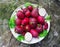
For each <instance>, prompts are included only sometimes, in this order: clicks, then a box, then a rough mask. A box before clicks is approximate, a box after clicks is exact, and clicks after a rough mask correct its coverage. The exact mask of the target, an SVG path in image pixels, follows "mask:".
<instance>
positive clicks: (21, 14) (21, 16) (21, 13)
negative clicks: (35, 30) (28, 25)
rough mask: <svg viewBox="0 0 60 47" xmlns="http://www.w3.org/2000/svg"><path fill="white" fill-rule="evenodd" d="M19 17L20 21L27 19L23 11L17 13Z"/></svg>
mask: <svg viewBox="0 0 60 47" xmlns="http://www.w3.org/2000/svg"><path fill="white" fill-rule="evenodd" d="M17 17H18V18H19V19H23V18H24V17H25V15H24V14H23V12H22V11H18V12H17Z"/></svg>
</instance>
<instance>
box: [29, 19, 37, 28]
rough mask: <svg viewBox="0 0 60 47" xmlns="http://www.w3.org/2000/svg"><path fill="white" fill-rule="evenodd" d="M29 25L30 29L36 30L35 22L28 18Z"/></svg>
mask: <svg viewBox="0 0 60 47" xmlns="http://www.w3.org/2000/svg"><path fill="white" fill-rule="evenodd" d="M29 24H30V27H31V28H36V26H37V20H36V19H35V18H30V19H29Z"/></svg>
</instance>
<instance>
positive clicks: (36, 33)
mask: <svg viewBox="0 0 60 47" xmlns="http://www.w3.org/2000/svg"><path fill="white" fill-rule="evenodd" d="M30 33H31V34H32V36H33V37H38V32H37V31H36V30H34V29H31V31H30Z"/></svg>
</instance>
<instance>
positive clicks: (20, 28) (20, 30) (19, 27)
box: [15, 26, 23, 34]
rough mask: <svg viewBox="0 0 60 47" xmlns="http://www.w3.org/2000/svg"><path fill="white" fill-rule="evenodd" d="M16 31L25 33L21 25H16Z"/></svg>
mask: <svg viewBox="0 0 60 47" xmlns="http://www.w3.org/2000/svg"><path fill="white" fill-rule="evenodd" d="M15 32H16V33H18V34H21V33H23V29H22V27H21V26H16V27H15Z"/></svg>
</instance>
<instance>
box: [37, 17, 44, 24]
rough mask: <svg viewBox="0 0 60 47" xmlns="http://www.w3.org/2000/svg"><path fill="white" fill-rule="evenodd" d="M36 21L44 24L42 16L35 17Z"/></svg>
mask: <svg viewBox="0 0 60 47" xmlns="http://www.w3.org/2000/svg"><path fill="white" fill-rule="evenodd" d="M37 20H38V22H39V23H40V24H42V25H43V24H44V23H45V19H44V17H42V16H38V17H37Z"/></svg>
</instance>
